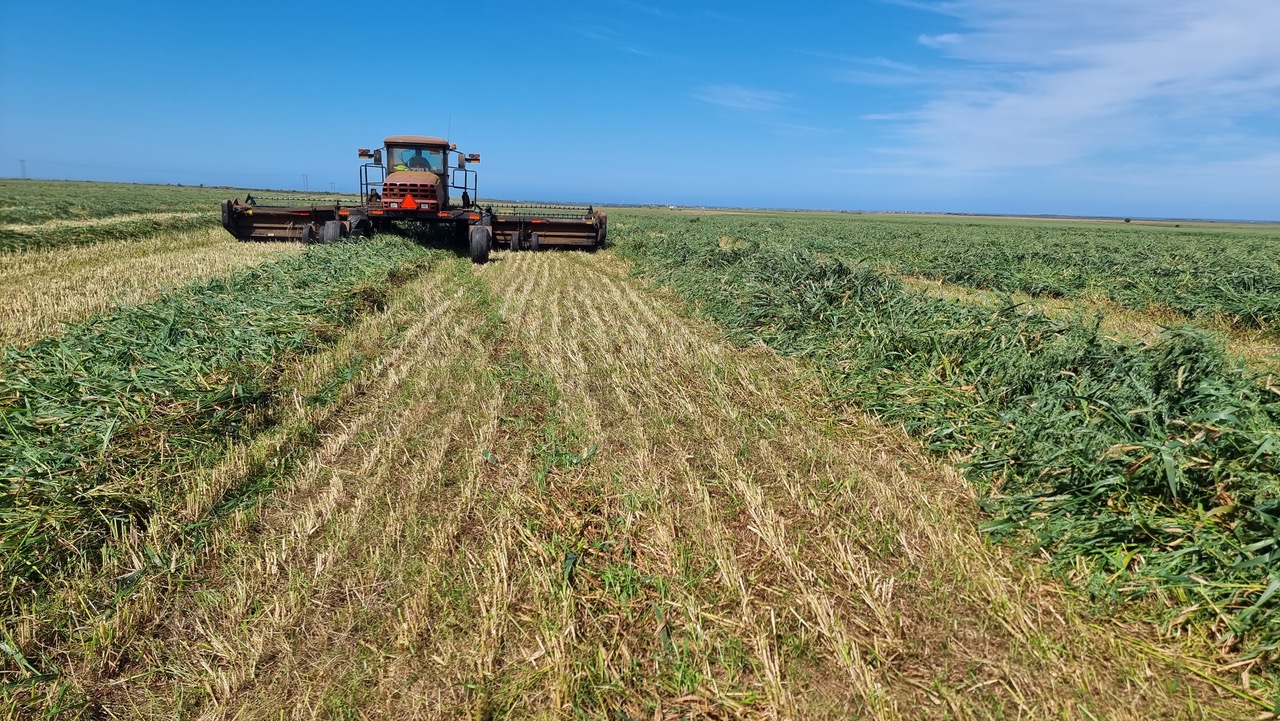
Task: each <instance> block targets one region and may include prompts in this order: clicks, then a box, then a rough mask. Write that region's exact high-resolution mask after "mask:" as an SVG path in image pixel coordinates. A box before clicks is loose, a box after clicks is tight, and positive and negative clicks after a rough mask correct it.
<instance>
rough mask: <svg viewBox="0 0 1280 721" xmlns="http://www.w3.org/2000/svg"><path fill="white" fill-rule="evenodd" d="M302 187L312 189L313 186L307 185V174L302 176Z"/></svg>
mask: <svg viewBox="0 0 1280 721" xmlns="http://www.w3.org/2000/svg"><path fill="white" fill-rule="evenodd" d="M302 189H303V190H310V189H311V188H309V187H307V176H306V175H305V174H304V175H303V176H302Z"/></svg>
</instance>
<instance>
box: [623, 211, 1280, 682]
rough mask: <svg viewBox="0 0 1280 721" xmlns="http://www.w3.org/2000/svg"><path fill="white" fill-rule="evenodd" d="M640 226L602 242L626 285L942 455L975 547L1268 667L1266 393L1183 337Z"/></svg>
mask: <svg viewBox="0 0 1280 721" xmlns="http://www.w3.org/2000/svg"><path fill="white" fill-rule="evenodd" d="M649 223H650V224H651V225H652V227H650V225H647V224H646V223H645V222H644V221H640V222H637V223H634V224H632V225H630V226H629V227H626V228H625V229H623V228H619V229H618V230H616V231H615V236H614V237H615V240H616V241H618V243H619V246H620V248H621V250H622V252H623V253H625V254H627V255H629V256H630V257H631V258H633V259H634V261H635V262H636V265H637V268H638V269H639V271H640V272H642V273H644V274H647V275H649V276H651V277H653V278H655V279H656V280H658V281H660V282H662V283H664V284H666V285H668V286H670V287H671V288H673V289H674V290H676V291H677V292H679V293H680V294H682V295H683V296H684V297H686V298H687V299H689V300H691V301H692V302H693V304H694V306H695V307H696V308H698V309H699V310H700V311H701V312H702V313H704V314H706V315H707V316H709V317H710V318H711V319H713V320H714V321H716V322H717V323H719V324H720V325H722V326H723V327H724V328H725V329H727V331H728V332H729V333H730V334H732V335H733V336H734V337H736V339H738V340H740V341H743V342H762V343H766V344H768V345H769V346H771V347H773V348H775V349H777V350H779V351H780V352H783V353H786V354H791V355H797V356H803V357H805V358H809V359H812V360H813V361H814V362H815V364H816V367H817V368H818V369H819V370H820V372H821V373H822V374H823V376H824V378H825V379H826V382H827V383H828V387H829V389H830V393H831V397H832V400H833V401H837V402H841V401H848V402H853V403H856V404H858V405H859V406H861V407H863V408H865V409H867V410H868V411H871V412H874V413H876V414H878V415H879V416H881V417H882V418H884V419H887V420H889V421H893V422H898V423H901V424H902V425H903V426H905V427H906V428H907V429H908V431H910V432H911V433H912V434H913V435H915V436H916V437H918V438H920V439H921V440H922V441H923V442H924V443H925V444H926V445H927V446H928V447H929V448H930V449H932V450H934V451H936V452H939V453H942V454H947V455H948V456H949V457H959V458H960V459H961V460H962V462H963V467H964V468H965V469H966V471H967V474H968V476H969V477H970V478H971V479H972V480H973V481H975V482H976V483H977V484H978V486H979V487H980V489H981V496H982V499H983V500H982V503H983V505H984V507H985V508H986V510H988V511H989V512H990V514H991V520H990V522H989V524H987V526H986V529H987V530H988V531H989V532H990V533H991V534H992V535H993V536H995V537H997V538H1004V539H1018V540H1021V541H1023V542H1025V543H1029V544H1031V545H1033V546H1034V547H1035V548H1038V549H1042V550H1043V551H1044V552H1045V553H1047V554H1048V555H1049V556H1050V558H1051V559H1052V564H1053V566H1054V567H1055V568H1056V569H1057V570H1058V571H1060V572H1062V573H1064V574H1066V575H1067V576H1068V577H1069V578H1071V579H1073V580H1074V581H1076V582H1077V583H1079V584H1081V585H1082V586H1083V587H1084V588H1085V589H1086V590H1087V591H1088V592H1090V593H1091V594H1092V595H1093V596H1094V597H1096V598H1099V599H1104V600H1109V599H1135V598H1147V599H1149V600H1151V599H1154V600H1157V601H1159V602H1160V603H1162V604H1163V607H1164V608H1166V609H1169V615H1168V618H1169V619H1175V620H1177V621H1178V622H1179V623H1183V622H1186V621H1188V620H1191V619H1196V620H1198V621H1199V622H1201V624H1202V625H1203V627H1204V628H1207V629H1209V630H1211V631H1212V632H1213V633H1214V634H1216V636H1217V637H1218V638H1219V639H1220V641H1221V642H1222V643H1223V645H1224V646H1226V647H1227V648H1229V649H1232V650H1235V651H1239V652H1244V653H1247V654H1250V655H1254V656H1261V657H1264V658H1273V657H1274V656H1275V653H1276V648H1277V646H1276V644H1277V641H1280V603H1278V601H1280V597H1278V596H1277V591H1278V590H1280V572H1278V571H1277V570H1276V569H1277V568H1278V567H1280V563H1277V562H1280V500H1278V499H1280V391H1278V390H1277V389H1276V388H1275V386H1274V385H1272V384H1271V382H1270V379H1267V378H1261V377H1257V376H1255V375H1252V374H1251V373H1250V372H1249V371H1247V370H1245V369H1244V368H1243V367H1242V366H1241V365H1240V364H1238V363H1234V362H1231V361H1229V360H1228V359H1227V357H1226V356H1225V354H1224V353H1223V351H1222V349H1221V348H1220V347H1219V346H1218V345H1217V344H1216V342H1215V341H1213V340H1212V339H1210V338H1209V337H1207V336H1205V335H1203V334H1201V333H1199V332H1196V331H1193V330H1189V329H1174V330H1170V331H1168V332H1166V333H1164V334H1163V335H1162V336H1161V337H1160V338H1158V339H1157V340H1155V341H1154V342H1147V343H1139V342H1128V343H1126V342H1117V341H1115V340H1112V339H1108V338H1105V337H1103V336H1102V335H1101V334H1100V333H1099V327H1098V322H1097V319H1093V320H1089V319H1085V318H1076V319H1069V320H1062V319H1057V320H1055V319H1052V318H1049V317H1046V316H1045V315H1044V314H1042V313H1039V312H1030V311H1027V310H1026V309H1023V308H1019V307H1017V306H1015V305H1013V304H1012V303H1010V304H1007V305H1006V306H1005V307H1001V308H998V309H996V310H994V311H993V310H992V309H989V308H980V307H975V306H970V305H964V304H960V303H955V302H950V301H946V300H940V299H936V298H931V297H929V296H926V295H923V294H920V293H914V292H910V291H908V290H907V289H905V288H904V286H903V285H902V284H901V283H899V282H898V281H897V280H896V279H894V278H892V277H888V276H886V275H884V274H882V273H880V272H877V271H876V270H874V269H872V268H869V267H867V266H865V265H860V264H856V263H849V262H846V261H844V260H841V259H839V258H836V257H831V256H829V255H826V256H824V255H821V254H818V253H815V252H813V251H811V250H809V249H806V248H803V247H802V244H800V243H794V244H793V243H790V242H772V241H770V242H765V241H760V240H755V239H745V240H744V239H738V240H737V241H736V242H734V243H729V244H726V243H725V242H724V240H723V236H721V234H720V233H721V230H722V229H718V228H716V227H714V226H712V224H703V223H701V222H684V223H681V224H679V225H677V224H676V223H677V221H670V220H668V221H664V222H663V223H662V224H660V225H659V224H658V223H657V222H656V221H649ZM619 225H622V224H619ZM814 245H820V243H817V242H816V243H814ZM726 246H727V247H726Z"/></svg>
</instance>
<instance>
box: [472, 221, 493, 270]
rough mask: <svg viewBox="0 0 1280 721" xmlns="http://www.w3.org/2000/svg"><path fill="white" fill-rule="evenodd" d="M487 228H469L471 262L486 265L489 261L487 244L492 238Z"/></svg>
mask: <svg viewBox="0 0 1280 721" xmlns="http://www.w3.org/2000/svg"><path fill="white" fill-rule="evenodd" d="M489 233H490V231H489V228H487V227H486V226H483V225H473V226H471V262H472V263H487V262H488V261H489V243H490V242H491V240H492V238H493V236H492V235H490V234H489Z"/></svg>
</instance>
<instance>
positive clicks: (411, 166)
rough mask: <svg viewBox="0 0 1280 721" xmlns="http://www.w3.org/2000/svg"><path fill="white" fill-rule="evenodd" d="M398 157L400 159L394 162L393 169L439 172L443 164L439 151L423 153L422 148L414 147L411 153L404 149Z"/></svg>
mask: <svg viewBox="0 0 1280 721" xmlns="http://www.w3.org/2000/svg"><path fill="white" fill-rule="evenodd" d="M399 157H400V161H399V162H398V163H396V165H395V170H425V171H427V172H430V173H439V172H440V171H441V169H442V168H441V166H442V165H443V163H442V161H441V158H440V153H439V152H437V151H431V152H430V153H428V154H427V155H423V154H422V148H414V149H413V151H412V153H411V152H410V151H408V150H405V151H404V152H402V153H400V156H399Z"/></svg>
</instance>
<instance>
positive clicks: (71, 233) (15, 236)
mask: <svg viewBox="0 0 1280 721" xmlns="http://www.w3.org/2000/svg"><path fill="white" fill-rule="evenodd" d="M206 211H207V209H206ZM218 222H219V221H218V214H217V213H214V212H192V213H153V214H147V215H126V216H119V217H115V218H106V219H103V220H97V221H93V222H86V223H57V222H53V223H41V224H36V225H22V226H13V225H11V226H0V252H5V251H7V252H14V251H24V250H27V251H30V250H44V249H50V248H62V247H66V246H82V245H94V244H96V243H105V242H111V241H115V242H121V241H131V240H136V239H138V238H146V237H149V236H154V235H156V234H159V233H176V232H182V231H187V230H199V229H201V228H213V227H216V226H217V225H218Z"/></svg>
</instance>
